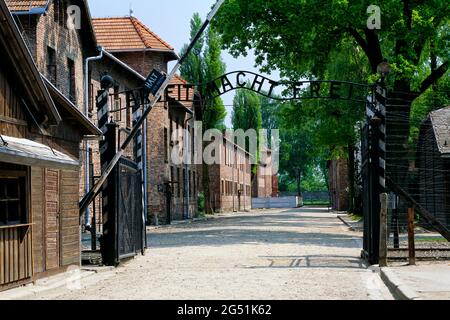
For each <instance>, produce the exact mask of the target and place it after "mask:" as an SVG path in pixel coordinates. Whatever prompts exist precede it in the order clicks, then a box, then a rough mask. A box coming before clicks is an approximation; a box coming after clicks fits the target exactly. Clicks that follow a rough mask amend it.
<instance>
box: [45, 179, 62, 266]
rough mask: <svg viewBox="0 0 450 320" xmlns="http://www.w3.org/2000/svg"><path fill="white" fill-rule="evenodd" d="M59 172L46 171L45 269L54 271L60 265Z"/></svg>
mask: <svg viewBox="0 0 450 320" xmlns="http://www.w3.org/2000/svg"><path fill="white" fill-rule="evenodd" d="M59 191H60V183H59V171H56V170H45V191H44V192H45V233H44V238H45V269H46V270H52V269H56V268H58V267H59V265H60V263H59V261H60V244H59V240H60V239H59V235H60V203H59Z"/></svg>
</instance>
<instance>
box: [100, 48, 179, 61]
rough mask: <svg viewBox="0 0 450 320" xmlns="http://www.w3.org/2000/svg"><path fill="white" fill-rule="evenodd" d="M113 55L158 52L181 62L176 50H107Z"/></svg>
mask: <svg viewBox="0 0 450 320" xmlns="http://www.w3.org/2000/svg"><path fill="white" fill-rule="evenodd" d="M107 50H108V51H109V52H111V53H127V52H157V53H164V54H167V55H169V56H171V58H172V59H171V60H169V61H173V60H179V59H180V56H179V55H178V54H177V53H176V52H175V51H174V50H165V49H154V48H138V49H136V48H125V49H107Z"/></svg>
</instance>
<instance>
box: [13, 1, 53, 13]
mask: <svg viewBox="0 0 450 320" xmlns="http://www.w3.org/2000/svg"><path fill="white" fill-rule="evenodd" d="M5 2H6V5H7V6H8V9H9V10H10V11H30V10H31V9H36V8H46V7H47V5H48V3H49V0H5Z"/></svg>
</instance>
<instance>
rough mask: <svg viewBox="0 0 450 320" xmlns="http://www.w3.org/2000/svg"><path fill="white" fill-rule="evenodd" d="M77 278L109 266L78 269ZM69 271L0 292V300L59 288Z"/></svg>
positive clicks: (20, 298)
mask: <svg viewBox="0 0 450 320" xmlns="http://www.w3.org/2000/svg"><path fill="white" fill-rule="evenodd" d="M79 270H80V273H79V280H83V279H86V278H89V277H92V276H94V275H96V274H98V273H103V272H106V271H110V268H109V267H106V268H102V269H100V268H99V269H97V270H90V269H83V268H81V269H79ZM70 273H71V272H64V273H61V274H58V275H55V276H52V277H48V278H44V279H40V280H37V281H36V282H35V283H30V284H27V285H25V286H22V287H18V288H13V289H10V290H7V291H4V292H0V301H1V300H4V301H5V300H23V299H26V298H30V297H33V296H35V295H37V294H39V293H42V292H46V291H50V290H54V289H58V288H61V287H63V286H65V285H67V284H68V283H67V281H68V279H70V277H71V274H70Z"/></svg>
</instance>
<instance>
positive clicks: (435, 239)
mask: <svg viewBox="0 0 450 320" xmlns="http://www.w3.org/2000/svg"><path fill="white" fill-rule="evenodd" d="M416 241H420V242H442V243H447V242H448V241H447V239H445V238H442V237H417V238H416Z"/></svg>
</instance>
